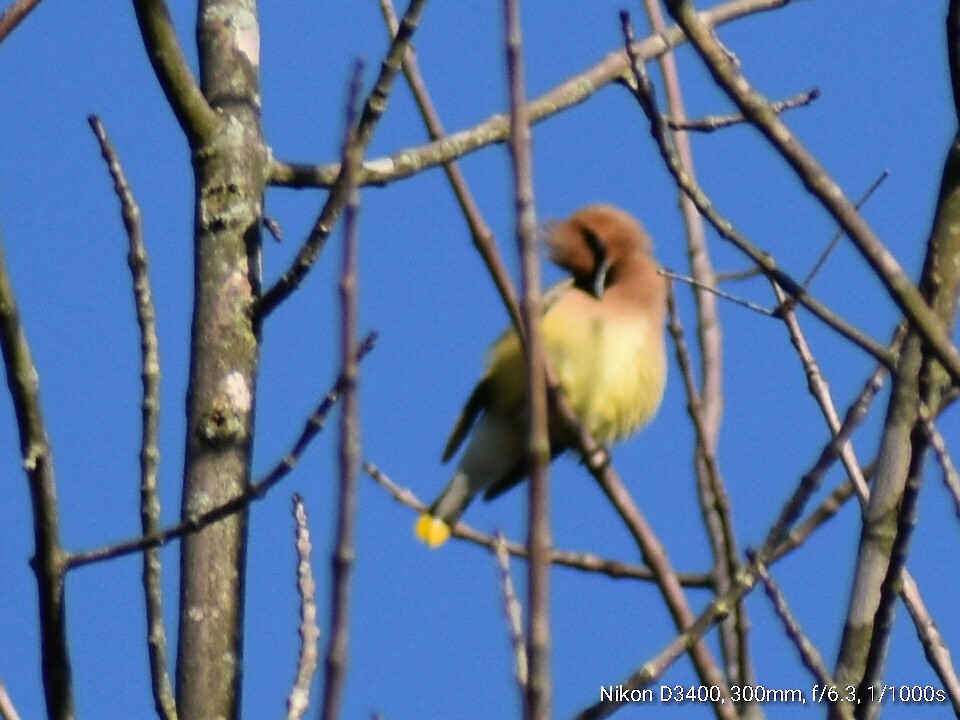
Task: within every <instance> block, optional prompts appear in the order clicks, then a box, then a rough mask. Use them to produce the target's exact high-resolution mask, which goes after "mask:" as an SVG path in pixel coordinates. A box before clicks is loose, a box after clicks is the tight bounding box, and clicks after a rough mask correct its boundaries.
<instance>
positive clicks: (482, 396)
mask: <svg viewBox="0 0 960 720" xmlns="http://www.w3.org/2000/svg"><path fill="white" fill-rule="evenodd" d="M546 244H547V247H548V251H549V254H550V259H551V260H552V261H553V262H554V263H555V264H556V265H558V266H559V267H560V268H563V269H564V270H566V271H568V272H569V273H570V277H569V278H567V279H566V280H565V281H562V282H561V283H559V284H558V285H556V286H554V287H553V288H551V289H549V290H548V291H546V293H544V297H543V303H542V305H543V315H542V319H541V327H542V338H543V347H544V350H545V353H546V355H547V358H548V362H549V364H550V367H551V368H552V369H553V372H554V374H555V376H556V377H557V379H558V381H559V384H560V387H561V388H562V390H563V393H564V395H565V396H566V398H567V400H568V401H569V403H570V405H571V407H572V408H573V409H574V410H575V411H576V413H577V416H578V417H579V418H580V420H581V422H583V424H584V425H585V427H586V429H587V430H588V431H589V432H590V434H591V435H592V436H593V438H594V439H595V440H597V441H598V442H600V443H602V444H604V445H609V444H610V443H612V442H615V441H618V440H622V439H624V438H625V437H627V436H629V435H631V434H633V433H634V432H636V431H637V430H639V429H640V428H641V427H643V426H644V425H645V424H646V423H647V422H649V421H650V419H651V418H652V417H653V416H654V415H655V414H656V412H657V410H658V408H659V407H660V403H661V401H662V399H663V392H664V387H665V384H666V375H667V361H666V352H665V348H664V316H665V313H666V300H667V287H668V284H667V279H666V278H665V277H663V276H662V275H660V274H659V272H658V269H659V268H658V265H657V262H656V260H655V259H654V257H653V243H652V241H651V239H650V237H649V235H647V233H646V231H645V230H644V229H643V227H642V226H641V225H640V223H639V222H638V221H637V220H636V219H635V218H634V217H633V216H631V215H630V214H629V213H627V212H625V211H624V210H621V209H619V208H617V207H615V206H613V205H608V204H593V205H587V206H586V207H583V208H581V209H579V210H577V211H576V212H574V213H573V214H572V215H571V216H570V217H569V218H567V219H566V220H564V221H561V222H555V223H553V224H552V225H550V226H548V227H547V229H546ZM525 393H526V381H525V373H524V350H523V346H522V343H521V341H520V338H519V337H518V335H517V332H516V330H515V329H513V328H511V329H508V330H507V331H506V332H504V333H503V335H501V336H500V338H499V339H498V340H497V341H496V342H495V343H494V344H493V346H492V347H491V348H490V351H489V354H488V358H487V364H486V370H485V372H484V374H483V376H482V377H481V379H480V381H479V382H478V383H477V385H476V387H475V388H474V389H473V392H472V393H471V394H470V396H469V398H468V399H467V402H466V404H465V405H464V408H463V411H462V412H461V414H460V417H459V418H458V419H457V421H456V423H455V424H454V427H453V430H452V432H451V434H450V438H449V440H448V441H447V444H446V447H445V449H444V452H443V462H447V461H449V460H450V459H451V458H452V457H453V456H454V455H455V454H456V452H457V450H458V449H459V448H460V446H461V445H462V444H463V442H464V440H465V439H466V438H467V436H468V435H470V442H469V444H468V445H467V447H466V449H465V450H464V452H463V455H462V457H461V459H460V462H459V464H458V465H457V469H456V470H455V471H454V473H453V477H452V478H451V479H450V481H449V483H448V484H447V486H446V487H445V488H444V490H443V491H442V492H441V493H440V494H439V495H438V496H437V499H436V500H434V501H433V503H432V504H431V505H430V506H429V507H428V508H427V509H426V511H424V512H423V514H422V515H420V517H419V518H418V520H417V522H416V525H415V527H414V532H415V534H416V536H417V537H418V538H419V539H420V540H421V541H422V542H423V543H425V544H426V545H427V546H429V547H439V546H440V545H442V544H443V543H444V542H446V540H447V539H448V538H449V536H450V533H451V530H452V528H453V527H454V526H455V525H456V523H457V521H458V520H459V518H460V516H461V514H462V513H463V511H464V510H465V509H466V508H467V506H468V505H469V504H470V503H471V501H472V500H473V499H474V497H475V496H476V495H477V494H479V493H480V492H483V493H484V499H485V500H492V499H493V498H496V497H498V496H499V495H501V494H502V493H504V492H506V491H507V490H509V489H510V488H512V487H513V486H515V485H516V484H518V483H519V482H521V481H522V480H523V479H524V477H525V475H526V453H525V427H526V421H525ZM562 427H563V426H562V424H561V422H560V421H559V419H558V418H556V417H553V416H551V417H550V418H549V441H550V456H551V460H552V459H554V458H556V457H557V456H558V455H560V454H561V453H562V452H564V451H566V450H568V449H570V447H571V446H572V445H573V443H574V439H573V438H572V437H570V436H569V435H568V434H567V433H565V432H564V430H563V429H562ZM471 431H472V433H471Z"/></svg>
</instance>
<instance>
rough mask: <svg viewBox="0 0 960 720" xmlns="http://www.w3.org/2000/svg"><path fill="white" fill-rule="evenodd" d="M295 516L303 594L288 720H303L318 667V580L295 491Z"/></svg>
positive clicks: (299, 589) (303, 509) (299, 582)
mask: <svg viewBox="0 0 960 720" xmlns="http://www.w3.org/2000/svg"><path fill="white" fill-rule="evenodd" d="M293 519H294V527H295V532H294V535H295V537H296V549H297V594H298V595H299V596H300V653H299V655H298V659H297V676H296V679H295V680H294V682H293V687H292V688H291V689H290V696H289V697H288V698H287V720H299V719H300V718H302V717H303V714H304V713H305V712H306V711H307V708H308V707H310V686H311V685H312V684H313V675H314V673H315V672H316V671H317V640H318V639H319V638H320V628H319V627H317V583H316V582H315V581H314V579H313V567H312V565H311V561H310V553H311V551H312V545H311V543H310V525H309V524H308V522H307V509H306V507H304V504H303V498H302V497H301V496H300V495H299V494H298V493H294V495H293Z"/></svg>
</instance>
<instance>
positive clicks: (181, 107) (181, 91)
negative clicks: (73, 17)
mask: <svg viewBox="0 0 960 720" xmlns="http://www.w3.org/2000/svg"><path fill="white" fill-rule="evenodd" d="M133 9H134V10H135V11H136V13H137V23H138V24H139V25H140V35H141V37H142V38H143V44H144V47H145V48H146V50H147V57H149V58H150V64H151V65H152V66H153V72H154V74H156V76H157V80H158V81H159V82H160V87H161V88H163V93H164V95H166V96H167V102H168V103H170V108H171V109H172V110H173V113H174V115H176V117H177V121H178V122H179V123H180V127H181V128H183V132H184V133H185V134H186V136H187V138H188V139H189V140H190V147H192V148H196V147H198V146H200V145H202V144H203V143H204V142H206V141H207V140H209V139H210V138H211V137H212V136H213V134H214V132H215V131H216V129H217V128H218V127H219V126H220V117H219V116H218V115H217V113H216V111H215V110H214V109H213V108H212V107H210V104H209V103H208V102H207V99H206V98H205V97H204V96H203V92H201V90H200V87H199V85H197V81H196V79H195V78H194V77H193V73H192V72H191V70H190V65H189V63H188V62H187V58H186V57H185V56H184V54H183V49H182V48H181V47H180V41H179V40H178V39H177V31H176V29H175V28H174V27H173V22H172V21H171V20H170V11H169V10H168V9H167V4H166V2H164V0H134V2H133Z"/></svg>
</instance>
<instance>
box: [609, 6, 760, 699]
mask: <svg viewBox="0 0 960 720" xmlns="http://www.w3.org/2000/svg"><path fill="white" fill-rule="evenodd" d="M644 7H645V8H646V11H647V16H648V17H649V20H650V25H651V28H652V29H653V31H654V32H655V33H662V32H664V31H665V30H666V24H665V23H664V20H663V13H662V11H661V9H660V3H659V0H645V2H644ZM620 24H621V29H622V32H623V37H624V44H625V50H626V53H627V57H628V58H629V59H630V77H633V78H634V82H636V81H637V75H636V72H637V71H636V68H637V67H638V66H640V60H639V58H638V57H637V55H636V53H635V52H634V50H633V48H634V47H635V45H634V42H633V26H632V23H631V22H630V15H629V13H627V12H626V11H621V14H620ZM660 67H661V72H662V75H663V78H664V85H665V86H666V93H667V102H668V107H669V110H670V113H671V114H672V115H674V116H675V117H679V118H683V117H685V115H686V111H685V109H684V106H683V97H682V94H681V89H680V73H679V71H678V69H677V64H676V60H675V59H674V57H673V55H672V53H667V54H666V55H664V56H663V57H661V58H660ZM673 138H674V142H675V147H676V150H677V157H678V160H679V162H680V163H681V164H682V165H683V167H684V169H685V171H686V172H687V174H688V175H689V176H690V177H695V176H696V171H695V169H694V164H693V148H692V146H691V144H690V138H689V137H688V136H687V134H686V133H685V132H682V131H681V132H677V133H674V135H673ZM677 193H678V196H679V202H680V209H681V211H682V213H683V219H684V227H685V228H686V234H687V252H688V255H689V257H690V269H691V272H692V273H693V275H694V280H695V282H697V283H698V284H699V285H700V287H697V288H696V289H695V290H694V293H693V296H694V300H695V301H696V307H697V342H698V345H699V349H700V356H701V364H700V381H701V388H700V390H699V391H698V389H697V386H696V383H695V382H694V381H693V376H692V373H691V374H690V376H689V378H688V380H689V382H685V383H684V388H685V390H686V392H687V399H688V407H690V408H691V417H692V418H693V420H694V425H695V429H696V450H695V454H694V470H695V472H696V478H697V499H698V501H699V505H700V512H701V515H702V517H703V520H704V528H705V530H706V532H707V538H708V540H709V542H710V550H711V553H712V554H713V559H714V575H715V583H716V588H715V589H716V592H717V593H719V594H723V593H724V592H725V591H726V590H727V588H729V587H730V584H731V583H732V582H733V576H734V574H735V572H736V568H737V566H738V565H739V558H740V550H739V548H738V546H737V540H736V534H735V529H734V523H733V517H732V509H731V505H730V498H729V494H728V493H727V490H726V485H725V483H724V480H723V476H722V474H721V472H720V467H719V461H718V460H717V442H718V438H719V435H720V423H721V420H722V417H723V334H722V332H721V329H720V328H721V326H720V314H719V312H718V311H717V298H716V296H715V295H713V294H711V293H710V292H709V291H708V290H707V289H706V288H714V287H716V278H715V276H714V269H713V263H712V261H711V259H710V255H709V249H708V247H707V242H706V232H705V228H704V222H703V217H702V216H701V215H700V213H699V212H697V208H696V206H695V205H694V203H693V201H692V200H691V199H690V198H689V197H687V196H686V195H685V194H684V193H683V192H682V191H681V190H679V189H678V191H677ZM677 326H679V322H678V323H677ZM674 339H675V340H676V335H675V336H674ZM677 352H678V354H679V353H680V352H681V350H680V348H679V346H678V349H677ZM748 627H749V624H748V621H747V618H746V609H745V608H744V607H743V606H741V605H738V606H737V607H736V608H734V612H733V617H732V619H731V620H729V621H725V622H724V623H723V624H722V625H721V627H720V641H721V642H720V648H721V653H722V655H723V658H724V663H725V666H726V671H727V677H728V679H729V681H730V683H731V684H733V685H740V686H743V685H747V684H751V683H752V682H753V679H754V678H753V675H754V673H753V669H752V667H751V664H750V659H749V642H748V638H747V634H748Z"/></svg>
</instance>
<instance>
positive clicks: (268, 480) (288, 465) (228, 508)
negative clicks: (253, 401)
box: [64, 333, 377, 570]
mask: <svg viewBox="0 0 960 720" xmlns="http://www.w3.org/2000/svg"><path fill="white" fill-rule="evenodd" d="M376 339H377V336H376V333H370V334H369V335H367V337H366V338H365V339H364V341H363V342H362V343H360V345H359V346H358V348H357V355H356V357H357V361H358V362H359V361H360V360H362V359H363V358H364V357H365V356H366V355H367V353H369V352H370V351H371V350H372V349H373V346H374V344H375V343H376ZM345 382H346V380H345V379H344V376H343V375H340V376H339V377H338V378H337V380H336V382H335V383H334V385H333V387H332V388H331V389H330V390H329V392H327V394H326V396H325V397H324V398H323V400H322V401H321V402H320V404H319V405H318V406H317V409H316V410H314V411H313V413H312V414H311V415H310V417H308V418H307V420H306V422H305V423H304V427H303V430H302V431H301V433H300V437H299V438H297V441H296V442H295V443H294V444H293V447H292V448H291V450H290V452H288V453H287V454H286V455H285V456H284V457H283V458H282V459H281V460H280V461H279V462H278V463H277V464H276V465H274V466H273V469H271V470H270V472H268V473H267V474H266V475H264V476H263V477H262V478H261V479H259V480H257V482H255V483H251V484H250V485H249V486H248V487H247V488H246V489H245V490H244V492H243V493H241V494H240V495H238V496H236V497H234V498H232V499H230V500H228V501H226V502H224V503H223V504H221V505H218V506H217V507H214V508H210V509H209V510H207V511H205V512H202V513H198V514H196V515H192V516H189V517H187V518H186V519H184V520H183V521H181V522H179V523H177V524H176V525H173V526H171V527H169V528H167V529H165V530H162V531H161V532H159V533H157V534H155V535H151V536H149V537H144V536H138V537H135V538H131V539H130V540H124V541H122V542H119V543H116V544H114V545H108V546H106V547H103V548H98V549H96V550H88V551H85V552H78V553H70V554H68V555H67V556H66V557H65V558H64V567H65V569H67V570H73V569H75V568H79V567H83V566H84V565H90V564H93V563H97V562H103V561H105V560H113V559H114V558H118V557H123V556H124V555H129V554H131V553H135V552H140V551H141V550H143V549H144V548H149V547H161V546H163V545H166V544H167V543H169V542H171V541H173V540H176V539H177V538H181V537H183V536H184V535H188V534H190V533H195V532H197V531H198V530H202V529H203V528H205V527H207V526H208V525H211V524H213V523H215V522H217V521H219V520H223V519H224V518H226V517H229V516H230V515H232V514H234V513H236V512H239V511H240V510H242V509H244V508H246V507H247V506H248V505H250V503H252V502H254V501H255V500H261V499H262V498H264V497H265V496H266V494H267V492H269V491H270V489H271V488H273V487H274V486H275V485H276V484H277V483H279V482H280V481H281V480H283V479H284V478H285V477H286V476H287V475H289V474H290V472H291V471H292V470H293V469H294V468H295V467H296V466H297V463H298V462H300V458H301V457H302V456H303V453H304V452H306V450H307V448H308V447H309V445H310V443H311V441H312V440H313V439H314V438H315V437H316V436H317V435H318V434H319V433H320V431H321V430H323V428H324V426H325V425H326V421H327V415H328V414H329V413H330V411H331V410H332V409H333V406H334V405H336V404H337V402H338V401H339V400H340V395H341V393H342V392H343V387H344V384H345Z"/></svg>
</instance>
